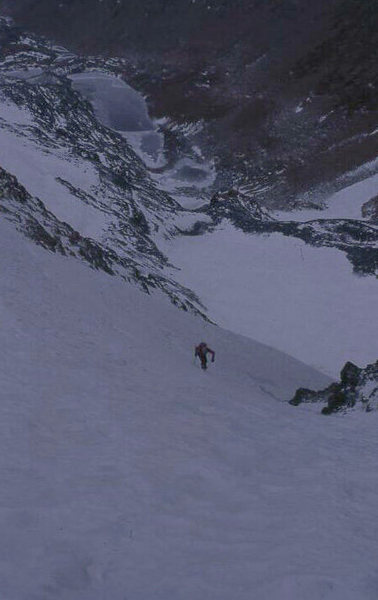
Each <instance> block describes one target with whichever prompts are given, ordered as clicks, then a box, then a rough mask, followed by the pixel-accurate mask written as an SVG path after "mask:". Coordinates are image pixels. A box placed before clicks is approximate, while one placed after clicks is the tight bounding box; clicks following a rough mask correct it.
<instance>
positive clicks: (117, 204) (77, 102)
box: [0, 20, 199, 310]
mask: <svg viewBox="0 0 378 600" xmlns="http://www.w3.org/2000/svg"><path fill="white" fill-rule="evenodd" d="M0 32H1V35H2V40H3V45H2V48H1V50H0V79H1V89H0V132H1V137H2V145H1V148H0V168H1V170H0V210H1V211H2V213H3V214H4V216H5V217H6V218H8V219H10V220H12V221H13V222H14V223H15V224H16V225H17V227H18V228H19V229H20V230H21V231H23V232H24V233H25V234H26V235H27V236H28V237H30V238H32V239H33V240H34V241H35V242H37V243H39V244H41V245H43V246H44V247H46V248H48V249H49V250H52V251H54V252H60V253H62V254H67V255H70V256H75V257H77V258H81V259H83V260H85V261H87V262H88V263H90V265H91V266H92V267H94V268H101V269H103V270H105V271H106V272H108V273H109V274H118V275H120V276H122V277H124V278H127V279H132V280H135V282H136V283H137V284H139V285H141V286H142V287H143V288H144V289H145V290H146V291H151V290H153V289H160V290H162V291H163V292H165V293H167V294H168V295H169V297H170V298H171V300H172V301H173V302H174V303H176V304H178V305H180V306H181V307H182V308H185V309H193V310H198V309H199V303H198V301H197V300H196V298H195V296H194V294H192V293H191V292H190V291H189V290H186V289H184V288H182V287H181V286H179V285H178V284H176V283H175V281H174V279H173V277H172V272H173V269H172V266H171V265H169V263H168V260H167V258H166V257H165V256H164V254H163V253H162V252H161V251H160V250H159V239H163V238H164V237H169V236H170V235H172V234H173V233H174V231H175V225H174V219H175V218H176V217H177V215H179V214H180V213H181V211H182V209H181V207H180V206H179V205H178V204H177V202H175V201H174V200H173V199H172V198H171V197H170V196H169V195H168V194H166V193H165V192H162V191H161V190H159V189H158V188H157V187H156V185H155V184H154V183H153V181H152V180H151V179H150V177H149V175H148V173H147V171H146V169H145V167H144V165H143V163H142V162H141V160H140V159H139V158H138V157H137V156H136V154H135V153H134V151H133V150H132V149H131V147H130V146H129V145H128V143H127V142H126V140H125V139H124V138H123V137H122V136H121V135H119V134H117V133H116V132H115V131H113V130H111V129H109V128H106V127H104V126H103V125H102V124H101V123H100V122H99V121H98V119H97V118H96V116H95V114H94V111H93V108H92V106H91V105H90V104H89V103H88V102H87V101H86V100H85V99H84V98H83V97H82V96H81V95H80V94H79V93H78V92H76V91H75V90H74V89H73V87H72V84H71V81H70V79H69V78H68V77H67V75H69V74H70V73H71V72H73V71H75V70H80V69H83V67H84V65H83V64H81V63H80V59H78V58H77V57H75V56H73V55H71V54H70V53H68V52H67V51H66V50H64V49H63V48H59V47H56V46H54V45H53V44H51V43H49V42H48V41H46V40H43V39H41V38H38V37H35V36H32V35H24V34H23V33H22V32H20V31H19V30H17V29H15V28H14V27H13V26H12V25H10V24H9V23H8V22H6V21H5V20H2V21H1V22H0ZM79 63H80V64H79ZM86 66H88V65H86ZM96 66H97V67H99V68H103V70H104V72H108V73H114V68H115V65H114V64H112V63H110V65H109V68H107V65H106V61H102V62H101V61H99V62H98V63H96ZM84 68H85V67H84Z"/></svg>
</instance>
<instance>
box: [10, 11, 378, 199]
mask: <svg viewBox="0 0 378 600" xmlns="http://www.w3.org/2000/svg"><path fill="white" fill-rule="evenodd" d="M5 9H7V10H8V13H9V14H12V15H13V16H15V17H16V18H17V20H18V22H19V23H21V24H22V25H23V26H27V27H30V28H32V29H34V30H37V31H39V32H43V33H44V34H48V35H49V36H50V37H52V38H55V39H57V40H59V41H62V42H64V43H66V44H68V45H69V46H70V47H74V48H76V49H78V50H80V51H81V52H83V51H84V52H86V53H94V54H100V53H104V54H106V55H108V56H109V55H113V56H114V55H116V56H123V57H128V59H129V61H130V62H131V63H132V64H133V68H132V69H131V70H129V71H128V77H129V81H130V82H131V83H132V84H133V85H134V86H135V87H138V88H139V89H140V90H142V91H143V92H144V93H145V94H147V95H148V98H149V104H150V108H151V112H152V113H153V114H154V115H155V116H157V117H169V118H170V120H171V121H170V125H171V127H169V126H168V127H167V130H168V131H169V133H170V134H171V136H174V135H175V132H176V131H177V126H178V125H179V126H180V125H181V126H182V125H184V124H185V125H187V124H188V123H190V124H198V123H201V128H200V130H198V131H197V133H196V135H195V142H196V143H197V144H198V145H200V147H201V148H202V150H203V152H205V153H206V154H207V156H211V157H212V158H214V159H215V163H216V167H217V180H216V187H218V189H222V188H224V187H232V186H234V187H235V186H237V185H239V184H241V183H246V182H248V183H249V184H250V185H251V186H252V187H253V188H254V189H255V190H257V191H258V193H259V200H260V201H261V202H263V203H264V204H266V205H267V204H269V205H270V206H281V207H282V206H286V207H287V206H289V207H290V206H291V205H292V204H293V203H294V202H295V201H296V199H297V198H298V197H299V196H301V195H303V194H304V193H305V192H308V191H309V190H315V189H316V190H317V191H318V192H319V190H324V189H329V187H332V186H337V185H338V178H339V177H340V176H341V175H343V174H344V173H346V172H348V171H350V170H353V169H354V168H355V167H357V166H359V165H361V164H363V163H366V162H368V161H370V160H371V159H372V158H374V157H375V155H376V135H377V131H376V114H375V112H374V109H375V96H376V86H377V79H376V70H375V67H374V56H375V49H376V47H377V45H378V39H377V35H378V34H377V32H378V27H377V11H376V10H375V9H374V3H371V2H366V1H365V0H331V1H328V2H310V0H302V1H300V2H298V1H297V0H268V1H263V2H262V1H261V0H253V1H252V2H251V1H250V0H239V1H238V2H235V1H234V0H222V1H219V0H217V2H212V1H209V0H206V1H202V0H197V1H196V2H192V0H180V1H179V2H166V0H149V1H148V2H145V1H144V2H139V1H138V2H137V1H135V2H134V1H132V2H131V1H130V0H127V1H126V0H103V1H101V2H100V1H98V2H97V1H95V2H94V1H93V0H80V1H78V0H71V1H68V0H66V1H64V2H61V1H60V0H48V1H47V0H12V2H10V1H8V2H5V6H4V10H5Z"/></svg>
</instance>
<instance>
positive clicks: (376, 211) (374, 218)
mask: <svg viewBox="0 0 378 600" xmlns="http://www.w3.org/2000/svg"><path fill="white" fill-rule="evenodd" d="M361 212H362V216H363V217H364V219H368V220H369V221H370V223H373V224H374V225H378V195H377V196H374V198H371V199H370V200H368V202H365V204H363V206H362V209H361Z"/></svg>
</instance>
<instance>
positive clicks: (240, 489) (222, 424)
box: [0, 220, 378, 600]
mask: <svg viewBox="0 0 378 600" xmlns="http://www.w3.org/2000/svg"><path fill="white" fill-rule="evenodd" d="M0 318H1V327H0V344H1V348H2V359H1V361H0V380H1V392H0V397H1V402H0V411H1V417H0V429H1V431H0V469H1V485H0V521H1V525H0V530H1V545H0V597H1V600H55V599H57V600H58V599H59V600H321V599H325V600H376V598H377V597H378V561H377V558H378V517H377V492H378V469H377V456H378V436H377V424H378V414H377V413H370V414H366V413H363V412H357V411H356V412H352V413H349V414H348V415H346V416H337V417H329V418H325V417H323V416H321V415H320V414H319V407H314V409H313V410H312V409H309V408H308V407H298V408H297V409H295V408H293V407H291V406H289V405H288V404H287V403H285V402H283V400H287V399H288V398H290V396H291V395H292V394H293V392H294V390H295V388H296V387H298V386H300V385H304V386H313V387H315V388H317V387H322V386H324V385H325V384H326V383H327V381H328V380H327V378H326V377H324V376H323V375H321V374H320V373H317V372H316V371H314V370H313V369H311V368H309V367H306V366H305V365H304V364H302V363H300V362H298V361H296V360H295V359H292V358H290V357H288V356H287V355H285V354H283V353H280V352H278V351H276V350H273V349H272V348H269V347H267V346H263V345H260V344H258V343H257V342H254V341H253V340H250V339H247V338H243V337H241V336H238V335H236V334H234V333H231V332H228V331H225V330H223V329H221V328H217V327H215V326H213V325H209V324H205V323H204V322H203V321H202V320H201V319H199V318H194V317H193V316H191V315H189V314H185V313H183V312H182V311H179V310H177V309H175V308H174V307H173V306H171V305H169V303H168V302H167V301H166V299H165V298H160V297H159V296H147V295H145V294H142V293H141V292H139V291H138V290H137V289H135V288H133V287H130V286H128V285H126V284H125V283H123V282H122V281H120V280H117V279H116V278H112V277H109V276H107V275H105V274H103V273H100V272H95V271H92V270H90V269H88V268H87V267H86V266H84V265H82V264H80V263H78V262H76V261H74V260H73V259H68V258H63V257H60V256H55V255H53V254H50V253H48V252H46V251H45V250H43V249H41V248H39V247H37V246H35V245H33V244H32V243H31V242H30V241H29V240H26V239H25V238H23V237H22V236H21V235H20V234H19V233H18V232H16V231H15V230H14V229H13V227H12V226H11V225H10V224H8V223H6V222H4V221H3V220H1V221H0ZM202 339H205V340H206V341H207V342H208V343H209V345H211V346H212V347H213V348H214V350H215V351H216V362H215V364H214V365H212V366H211V368H210V369H209V370H208V371H207V372H202V371H201V369H199V368H198V365H195V364H194V363H193V357H192V350H193V346H194V344H195V343H197V342H198V341H201V340H202Z"/></svg>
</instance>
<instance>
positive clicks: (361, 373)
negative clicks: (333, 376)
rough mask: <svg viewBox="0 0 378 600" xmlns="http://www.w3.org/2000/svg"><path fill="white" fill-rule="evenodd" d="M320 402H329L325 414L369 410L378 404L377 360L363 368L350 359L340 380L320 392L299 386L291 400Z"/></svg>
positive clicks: (291, 401)
mask: <svg viewBox="0 0 378 600" xmlns="http://www.w3.org/2000/svg"><path fill="white" fill-rule="evenodd" d="M303 402H304V403H312V402H320V403H325V404H326V406H324V408H323V409H322V414H323V415H329V414H331V413H334V412H340V411H344V410H346V409H349V408H353V407H356V408H357V407H360V408H363V409H364V410H366V411H371V410H376V409H377V408H378V361H376V362H375V363H372V364H370V365H367V367H365V368H363V369H361V368H359V367H357V366H356V365H354V364H353V363H351V362H348V363H346V364H345V366H344V367H343V369H342V371H341V373H340V382H339V383H332V384H331V385H330V386H328V387H327V388H326V389H324V390H322V391H320V392H314V391H313V390H308V389H304V388H300V389H298V390H297V392H296V394H295V396H294V398H293V399H292V400H290V404H292V405H293V406H298V405H299V404H302V403H303Z"/></svg>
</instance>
